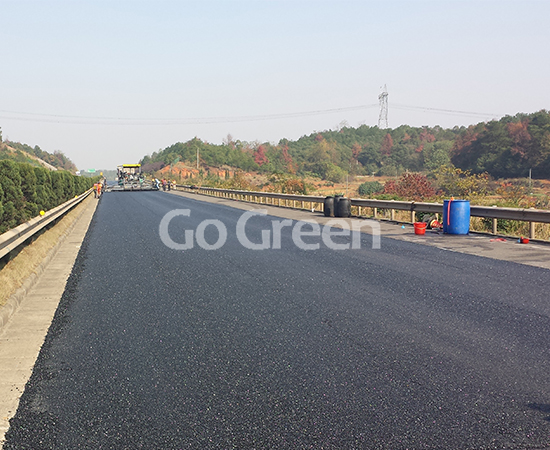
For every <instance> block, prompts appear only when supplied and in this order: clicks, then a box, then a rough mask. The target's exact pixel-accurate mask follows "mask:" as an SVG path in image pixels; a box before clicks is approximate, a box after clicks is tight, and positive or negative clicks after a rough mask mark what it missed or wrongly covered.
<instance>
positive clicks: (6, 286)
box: [0, 197, 94, 307]
mask: <svg viewBox="0 0 550 450" xmlns="http://www.w3.org/2000/svg"><path fill="white" fill-rule="evenodd" d="M93 200H94V199H93V198H90V197H88V198H87V199H86V200H84V201H83V202H82V203H81V204H80V205H78V206H77V207H76V208H75V209H73V210H72V211H71V212H69V213H68V214H67V215H66V216H65V217H63V218H62V219H61V220H60V221H59V222H58V223H57V224H56V225H55V226H54V227H52V228H50V229H49V230H46V231H45V232H44V233H42V234H41V235H40V236H39V237H38V238H37V239H36V240H35V241H34V242H33V243H32V244H30V245H28V246H26V247H25V248H23V250H21V251H20V252H19V254H18V255H17V256H16V257H14V258H13V259H12V260H10V261H8V263H7V264H6V265H5V266H4V267H3V268H2V269H1V270H0V286H2V289H1V290H0V307H1V306H3V305H5V304H6V302H7V300H8V298H10V296H11V295H12V294H14V293H15V291H17V289H19V288H20V287H21V286H22V285H23V283H24V282H25V280H26V279H27V278H28V277H29V276H31V275H32V274H33V273H34V272H35V271H36V269H37V268H38V266H39V265H40V263H41V262H42V261H43V260H44V258H45V257H46V255H47V254H48V252H49V251H50V250H51V249H52V248H53V247H55V246H56V244H57V243H58V242H59V239H60V238H61V237H62V236H63V235H64V234H65V232H66V231H67V230H68V229H69V227H71V225H72V224H73V223H74V222H75V221H76V219H77V218H78V217H79V216H80V214H81V213H82V211H83V209H84V208H86V206H87V204H88V202H89V201H93Z"/></svg>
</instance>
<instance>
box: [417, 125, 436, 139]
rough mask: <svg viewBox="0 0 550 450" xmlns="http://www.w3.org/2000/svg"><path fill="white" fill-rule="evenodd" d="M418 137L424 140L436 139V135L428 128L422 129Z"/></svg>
mask: <svg viewBox="0 0 550 450" xmlns="http://www.w3.org/2000/svg"><path fill="white" fill-rule="evenodd" d="M418 138H419V139H420V141H422V142H434V141H435V136H434V135H433V134H431V133H429V132H428V130H427V129H426V128H423V129H422V131H421V132H420V135H419V136H418Z"/></svg>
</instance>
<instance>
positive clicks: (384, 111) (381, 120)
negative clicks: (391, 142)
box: [378, 85, 388, 128]
mask: <svg viewBox="0 0 550 450" xmlns="http://www.w3.org/2000/svg"><path fill="white" fill-rule="evenodd" d="M378 102H379V103H380V114H379V116H378V128H388V88H387V87H386V85H384V90H383V91H382V93H381V94H380V95H379V96H378Z"/></svg>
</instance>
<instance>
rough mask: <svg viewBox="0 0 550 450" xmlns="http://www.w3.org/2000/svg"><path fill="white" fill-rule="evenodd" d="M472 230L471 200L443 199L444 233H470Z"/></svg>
mask: <svg viewBox="0 0 550 450" xmlns="http://www.w3.org/2000/svg"><path fill="white" fill-rule="evenodd" d="M469 231H470V201H469V200H452V199H451V200H444V201H443V233H447V234H468V232H469Z"/></svg>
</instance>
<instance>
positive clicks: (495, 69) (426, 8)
mask: <svg viewBox="0 0 550 450" xmlns="http://www.w3.org/2000/svg"><path fill="white" fill-rule="evenodd" d="M549 17H550V1H548V0H540V1H532V0H521V1H517V0H516V1H505V0H495V1H492V0H477V1H446V0H433V1H419V0H408V1H392V0H383V1H382V0H381V1H368V0H363V1H346V0H330V1H322V0H309V1H305V0H292V1H283V0H279V1H276V0H273V1H270V0H248V1H236V0H217V1H208V0H201V1H185V0H180V1H175V0H173V1H172V0H144V1H141V0H126V1H124V0H108V1H101V0H63V1H51V0H39V1H30V0H14V1H12V0H0V127H1V128H2V133H3V137H4V139H6V138H8V139H10V140H13V141H19V142H23V143H27V144H29V145H31V146H34V145H39V146H40V147H41V148H42V149H43V150H47V151H49V152H53V151H55V150H61V151H63V152H64V153H65V154H66V155H67V156H68V157H69V158H71V159H72V160H73V161H74V162H75V163H76V164H77V166H78V167H79V168H80V169H89V168H98V169H109V168H115V166H116V165H117V164H122V163H133V162H137V161H138V160H139V159H140V158H141V157H143V156H144V155H146V154H151V153H152V152H154V151H158V150H159V149H163V148H165V147H167V146H169V145H171V144H173V143H175V142H178V141H181V142H185V141H187V140H189V139H191V138H193V137H195V136H197V137H199V138H200V139H202V140H205V141H208V142H212V143H221V142H222V140H223V139H224V138H225V137H226V136H227V135H228V133H230V134H231V135H232V136H233V137H234V139H239V140H241V141H256V140H257V141H262V142H264V141H271V142H278V141H279V139H281V138H289V139H297V138H299V137H300V136H303V135H307V134H310V133H312V132H313V131H322V130H327V129H336V128H337V127H338V126H339V125H340V124H342V123H347V124H349V125H350V126H354V127H355V126H358V125H360V124H363V123H364V124H367V125H370V126H374V125H377V124H378V115H379V108H378V95H379V94H380V92H381V88H382V87H383V86H384V85H387V89H388V93H389V97H388V99H389V114H388V120H389V126H390V127H391V128H395V127H397V126H399V125H401V124H409V125H412V126H421V125H430V126H433V125H441V126H443V127H453V126H455V125H469V124H472V123H477V122H480V121H485V120H491V119H492V118H500V117H502V116H504V115H506V114H510V115H514V114H516V113H518V112H524V113H531V112H535V111H538V110H541V109H549V108H550V26H549V25H548V18H549ZM354 107H361V108H354ZM330 110H336V111H332V112H331V111H330ZM305 113H307V114H305ZM314 113H315V114H314ZM344 121H345V122H344Z"/></svg>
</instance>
